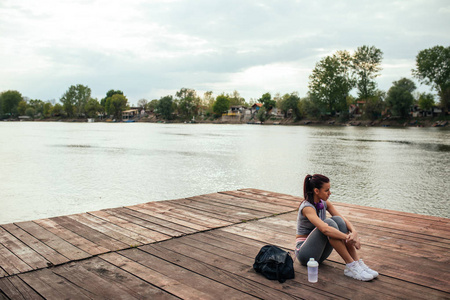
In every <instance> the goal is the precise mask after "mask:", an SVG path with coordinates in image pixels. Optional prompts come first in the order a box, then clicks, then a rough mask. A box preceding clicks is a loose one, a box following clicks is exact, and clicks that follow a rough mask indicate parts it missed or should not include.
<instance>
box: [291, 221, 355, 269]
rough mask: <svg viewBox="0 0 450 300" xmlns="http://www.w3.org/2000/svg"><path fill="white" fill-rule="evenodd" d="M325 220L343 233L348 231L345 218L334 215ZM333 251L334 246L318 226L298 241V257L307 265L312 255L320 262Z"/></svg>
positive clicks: (296, 250) (296, 248) (296, 249)
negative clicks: (304, 238) (301, 240)
mask: <svg viewBox="0 0 450 300" xmlns="http://www.w3.org/2000/svg"><path fill="white" fill-rule="evenodd" d="M324 222H325V223H327V224H328V225H329V226H331V227H334V228H336V229H338V230H340V231H341V232H343V233H347V232H348V229H347V225H346V224H345V221H344V219H342V218H341V217H339V216H333V217H331V218H329V219H326V220H325V221H324ZM331 251H333V246H331V244H330V241H329V240H328V237H327V236H326V235H325V234H323V233H322V232H320V230H319V229H317V227H316V228H314V230H313V231H311V233H310V234H309V235H308V237H307V238H306V240H305V241H303V242H298V243H297V245H296V247H295V252H296V255H297V259H298V260H299V262H300V263H301V264H302V265H304V266H306V264H307V263H308V261H309V259H310V258H311V257H313V258H314V259H315V260H316V261H318V262H319V264H320V263H322V262H323V261H324V260H325V259H326V258H327V257H328V256H330V254H331Z"/></svg>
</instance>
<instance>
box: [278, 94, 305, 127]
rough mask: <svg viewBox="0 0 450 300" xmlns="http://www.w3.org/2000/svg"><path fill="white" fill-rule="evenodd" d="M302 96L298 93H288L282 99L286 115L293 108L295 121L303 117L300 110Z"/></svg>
mask: <svg viewBox="0 0 450 300" xmlns="http://www.w3.org/2000/svg"><path fill="white" fill-rule="evenodd" d="M299 104H300V97H299V96H298V94H297V93H291V94H286V95H284V96H283V97H282V99H281V104H280V108H281V110H282V111H284V116H285V117H287V113H288V111H289V110H292V114H293V115H294V117H295V121H298V120H300V119H301V118H302V115H301V112H300V106H299Z"/></svg>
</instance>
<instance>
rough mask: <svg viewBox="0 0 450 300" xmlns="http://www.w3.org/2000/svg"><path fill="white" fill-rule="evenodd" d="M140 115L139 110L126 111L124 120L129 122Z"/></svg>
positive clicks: (123, 113)
mask: <svg viewBox="0 0 450 300" xmlns="http://www.w3.org/2000/svg"><path fill="white" fill-rule="evenodd" d="M138 114H139V110H138V109H129V110H124V111H123V112H122V120H129V119H132V118H134V117H135V116H137V115H138Z"/></svg>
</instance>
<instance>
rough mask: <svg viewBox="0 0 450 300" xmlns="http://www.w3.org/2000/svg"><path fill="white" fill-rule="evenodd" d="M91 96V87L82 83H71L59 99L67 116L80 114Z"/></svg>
mask: <svg viewBox="0 0 450 300" xmlns="http://www.w3.org/2000/svg"><path fill="white" fill-rule="evenodd" d="M90 98H91V89H90V88H89V87H87V86H84V85H82V84H77V85H71V86H70V87H69V89H68V90H67V91H66V92H65V93H64V94H63V95H62V97H61V99H60V101H61V103H62V104H63V108H64V110H65V111H66V113H67V115H68V116H69V117H73V116H75V115H77V116H82V115H83V114H84V107H85V106H86V103H87V101H88V100H89V99H90Z"/></svg>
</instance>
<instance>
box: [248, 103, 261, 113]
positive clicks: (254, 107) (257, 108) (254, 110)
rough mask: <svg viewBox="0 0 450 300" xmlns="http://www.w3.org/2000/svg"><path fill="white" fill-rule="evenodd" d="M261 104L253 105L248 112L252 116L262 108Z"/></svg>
mask: <svg viewBox="0 0 450 300" xmlns="http://www.w3.org/2000/svg"><path fill="white" fill-rule="evenodd" d="M262 106H263V105H262V103H255V104H253V105H252V107H251V108H250V112H251V113H252V114H253V113H255V112H258V111H259V109H260V108H261V107H262Z"/></svg>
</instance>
